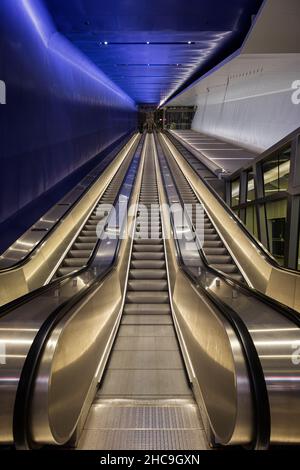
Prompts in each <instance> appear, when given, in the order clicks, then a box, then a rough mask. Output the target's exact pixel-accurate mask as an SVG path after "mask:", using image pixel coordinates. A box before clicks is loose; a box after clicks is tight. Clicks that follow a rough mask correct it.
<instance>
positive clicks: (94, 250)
mask: <svg viewBox="0 0 300 470" xmlns="http://www.w3.org/2000/svg"><path fill="white" fill-rule="evenodd" d="M141 139H142V140H141V141H139V142H138V143H137V145H136V147H135V148H133V156H132V160H133V158H134V155H135V152H136V151H137V148H138V146H139V144H140V143H141V144H142V145H143V143H144V140H145V136H142V137H141ZM132 160H131V162H130V163H129V166H128V168H127V170H126V172H125V174H124V178H123V181H122V183H121V186H120V188H119V191H118V192H117V193H116V196H115V198H114V201H113V203H112V204H111V206H112V207H115V206H116V203H117V201H118V198H119V195H120V191H121V189H122V185H123V183H124V181H125V180H126V178H127V175H128V173H129V171H130V166H131V163H132ZM123 163H124V164H125V161H124V162H123ZM121 166H122V165H121ZM119 170H121V167H119V168H118V170H117V172H116V173H115V176H117V173H118V172H119ZM115 176H114V177H115ZM113 179H114V178H113ZM113 179H112V180H111V181H113ZM98 203H100V204H101V198H100V200H98ZM110 215H111V214H108V216H107V220H106V223H105V225H104V227H103V228H102V231H101V233H104V232H105V230H106V229H107V227H108V224H109V219H110ZM74 242H75V241H74ZM100 243H101V237H99V238H98V240H97V241H96V244H95V246H94V248H93V249H92V252H91V254H90V256H89V258H88V260H87V261H86V263H85V264H84V265H82V267H81V268H79V269H77V270H76V268H74V271H72V272H71V273H69V274H65V275H64V276H60V277H59V279H61V280H64V279H65V278H68V277H69V276H70V275H72V274H73V275H74V274H75V275H78V274H80V273H82V272H84V271H85V270H86V268H88V266H90V265H91V263H92V262H93V260H94V259H95V256H96V254H97V250H98V248H99V245H100ZM70 249H71V248H70ZM62 261H63V260H62ZM57 269H59V266H58V268H57ZM51 282H52V281H51Z"/></svg>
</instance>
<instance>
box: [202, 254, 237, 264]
mask: <svg viewBox="0 0 300 470" xmlns="http://www.w3.org/2000/svg"><path fill="white" fill-rule="evenodd" d="M206 259H207V261H208V263H209V264H227V263H229V264H230V263H231V262H232V258H231V256H229V255H217V254H216V255H206Z"/></svg>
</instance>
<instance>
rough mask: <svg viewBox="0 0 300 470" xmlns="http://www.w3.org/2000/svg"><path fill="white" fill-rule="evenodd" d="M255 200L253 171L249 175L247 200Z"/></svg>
mask: <svg viewBox="0 0 300 470" xmlns="http://www.w3.org/2000/svg"><path fill="white" fill-rule="evenodd" d="M254 200H255V186H254V178H253V176H252V174H251V173H248V176H247V202H252V201H254Z"/></svg>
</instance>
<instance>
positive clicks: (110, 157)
mask: <svg viewBox="0 0 300 470" xmlns="http://www.w3.org/2000/svg"><path fill="white" fill-rule="evenodd" d="M133 134H134V133H131V134H129V135H128V136H127V137H125V138H124V139H123V140H122V141H121V142H120V143H119V144H118V145H117V146H116V148H115V149H113V150H112V151H111V152H109V154H108V155H107V156H106V157H105V158H104V159H103V161H102V162H100V163H99V164H98V165H96V167H97V166H100V165H102V164H103V167H101V170H100V169H99V171H101V173H100V174H99V175H98V176H97V177H95V179H94V180H93V181H92V182H91V184H89V185H88V186H87V187H86V188H85V190H84V191H83V192H82V193H81V194H80V196H79V197H78V198H77V199H76V201H74V203H73V204H71V205H70V206H69V207H68V209H67V210H66V212H65V213H64V214H63V216H62V217H61V218H60V219H59V220H58V221H57V222H55V223H54V225H53V226H52V227H51V228H50V230H47V231H46V232H45V236H44V237H43V238H42V239H41V240H40V241H39V242H38V243H37V244H36V245H35V246H34V247H33V249H32V250H31V251H29V252H28V253H27V254H26V256H24V258H22V259H20V260H19V261H17V262H16V263H14V264H12V265H11V266H8V267H5V268H0V274H2V273H6V272H10V271H13V270H15V269H17V268H20V267H21V266H23V265H24V264H26V263H27V262H28V260H30V259H31V258H32V256H33V255H34V253H35V252H36V250H37V249H39V248H40V246H41V245H42V244H43V243H44V242H45V241H46V240H47V239H48V238H49V237H50V235H51V234H53V231H54V230H56V229H57V227H58V226H59V225H60V224H61V223H62V222H63V221H64V220H65V218H66V217H67V216H68V215H69V214H70V212H71V211H72V210H73V209H74V207H75V206H76V205H77V204H78V203H79V202H80V201H81V199H82V198H83V197H84V196H85V195H86V193H87V192H88V191H89V190H90V189H91V187H92V186H93V185H94V184H95V182H96V180H97V179H98V178H99V177H100V176H101V174H102V173H103V172H104V171H105V170H106V169H107V168H108V166H109V165H110V164H111V163H112V161H113V160H114V159H115V157H116V156H117V154H118V153H119V152H120V150H121V149H122V148H123V147H124V146H125V145H126V144H127V143H128V142H129V141H130V139H131V138H132V136H133ZM91 171H93V170H91ZM86 176H88V174H87V175H86ZM79 184H80V181H79V183H78V184H77V185H79ZM75 187H76V186H75ZM75 187H74V188H75ZM74 188H73V189H74ZM56 205H59V201H58V202H57V204H56ZM28 230H30V229H28ZM16 241H17V240H16ZM4 253H5V252H4ZM2 254H3V253H2Z"/></svg>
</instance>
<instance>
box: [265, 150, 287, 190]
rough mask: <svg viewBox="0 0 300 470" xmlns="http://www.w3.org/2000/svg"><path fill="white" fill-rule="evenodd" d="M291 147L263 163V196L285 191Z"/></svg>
mask: <svg viewBox="0 0 300 470" xmlns="http://www.w3.org/2000/svg"><path fill="white" fill-rule="evenodd" d="M290 155H291V148H290V147H289V148H288V149H286V150H284V151H282V152H281V153H280V154H279V155H276V156H273V157H271V158H270V159H269V160H268V161H266V162H264V163H263V174H264V189H265V196H270V194H274V193H278V192H279V191H287V189H288V180H289V173H290Z"/></svg>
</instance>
